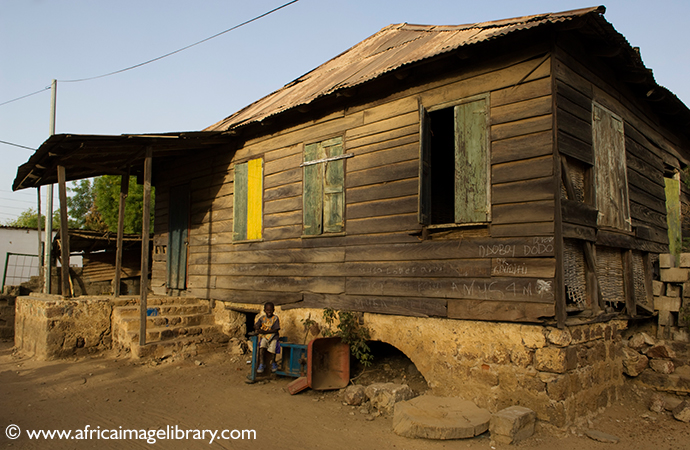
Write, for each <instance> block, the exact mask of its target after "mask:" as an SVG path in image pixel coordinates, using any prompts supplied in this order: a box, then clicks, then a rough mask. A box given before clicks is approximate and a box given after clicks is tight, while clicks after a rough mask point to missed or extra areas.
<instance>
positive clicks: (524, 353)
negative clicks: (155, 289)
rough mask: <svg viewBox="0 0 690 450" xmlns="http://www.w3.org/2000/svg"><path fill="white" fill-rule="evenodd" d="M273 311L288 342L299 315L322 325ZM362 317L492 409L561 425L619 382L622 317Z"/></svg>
mask: <svg viewBox="0 0 690 450" xmlns="http://www.w3.org/2000/svg"><path fill="white" fill-rule="evenodd" d="M219 305H220V306H219ZM246 306H247V305H243V307H246ZM219 308H222V309H223V310H224V311H225V312H224V313H223V315H227V318H225V319H224V320H227V323H228V327H227V328H228V329H230V328H233V327H236V324H239V323H244V318H243V317H244V314H242V313H241V312H233V311H227V310H225V307H224V306H223V303H222V302H218V305H217V306H216V309H217V310H218V309H219ZM256 310H257V312H258V311H259V308H258V307H257V308H256ZM276 314H278V316H279V317H280V321H281V335H283V336H286V337H287V339H288V341H289V342H297V343H303V342H305V338H306V336H305V331H304V327H303V325H302V323H301V320H303V319H304V318H306V317H308V316H309V315H311V318H312V319H313V320H316V321H317V322H319V323H320V324H321V325H322V326H323V320H322V310H319V309H291V310H285V311H282V310H281V308H280V307H278V308H277V311H276ZM220 315H221V314H217V315H216V318H217V319H219V316H220ZM363 319H364V325H365V326H367V327H368V328H369V330H370V331H371V337H372V340H377V341H383V342H386V343H388V344H390V345H393V346H394V347H396V348H397V349H399V350H400V351H402V352H403V353H405V355H407V357H408V358H410V360H411V361H412V362H413V363H414V364H415V365H416V366H417V369H419V371H420V372H421V373H422V375H423V376H424V378H425V379H426V380H427V382H428V384H429V386H430V387H431V388H432V389H433V392H434V394H435V395H447V396H458V397H462V398H463V399H466V400H471V401H472V402H474V403H475V404H477V405H478V406H480V407H483V408H486V409H488V410H490V411H491V412H497V411H499V410H502V409H503V408H506V407H509V406H513V405H520V406H524V407H527V408H530V409H532V410H534V411H535V412H536V414H537V419H538V420H541V421H544V422H548V423H550V424H552V425H555V426H557V427H563V426H566V425H569V424H571V423H574V422H575V421H576V420H577V419H579V418H584V417H587V416H588V415H590V414H593V413H595V412H597V411H598V410H600V409H601V408H604V407H606V406H607V405H609V404H610V402H611V401H612V400H615V399H616V398H617V397H618V392H619V388H620V387H621V386H622V385H623V383H624V376H623V371H622V350H621V348H622V344H621V336H620V334H621V331H622V330H624V329H625V328H626V327H627V322H626V321H620V320H617V321H611V322H608V323H597V324H589V325H578V326H570V327H567V328H566V329H564V330H559V329H556V328H551V327H545V326H541V325H521V324H513V323H492V322H479V321H464V320H451V319H437V318H416V317H400V316H388V315H381V314H369V313H364V314H363ZM230 324H235V325H234V326H233V325H230ZM309 339H311V336H309V337H308V338H306V340H309Z"/></svg>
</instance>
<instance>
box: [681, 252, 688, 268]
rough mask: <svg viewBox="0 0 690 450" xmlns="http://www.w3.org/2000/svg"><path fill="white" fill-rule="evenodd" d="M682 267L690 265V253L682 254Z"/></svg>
mask: <svg viewBox="0 0 690 450" xmlns="http://www.w3.org/2000/svg"><path fill="white" fill-rule="evenodd" d="M679 265H680V267H690V253H681V254H680V264H679Z"/></svg>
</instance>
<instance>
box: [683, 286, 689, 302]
mask: <svg viewBox="0 0 690 450" xmlns="http://www.w3.org/2000/svg"><path fill="white" fill-rule="evenodd" d="M689 297H690V282H688V283H683V298H689Z"/></svg>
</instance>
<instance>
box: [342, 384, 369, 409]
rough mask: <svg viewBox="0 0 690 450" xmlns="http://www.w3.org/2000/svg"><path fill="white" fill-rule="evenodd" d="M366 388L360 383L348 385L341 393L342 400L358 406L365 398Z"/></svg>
mask: <svg viewBox="0 0 690 450" xmlns="http://www.w3.org/2000/svg"><path fill="white" fill-rule="evenodd" d="M365 390H366V388H365V387H364V386H361V385H357V384H355V385H352V386H348V387H347V389H345V392H344V393H343V401H344V402H345V403H347V404H348V405H352V406H359V405H361V404H362V403H364V402H365V401H366V400H367V395H366V393H365Z"/></svg>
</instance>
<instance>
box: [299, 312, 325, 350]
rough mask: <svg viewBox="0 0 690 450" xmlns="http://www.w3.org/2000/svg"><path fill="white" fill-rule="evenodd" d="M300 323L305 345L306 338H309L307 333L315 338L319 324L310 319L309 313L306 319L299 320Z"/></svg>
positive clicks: (318, 330) (318, 331)
mask: <svg viewBox="0 0 690 450" xmlns="http://www.w3.org/2000/svg"><path fill="white" fill-rule="evenodd" d="M300 322H302V328H303V329H304V342H303V344H306V343H307V338H308V337H309V333H311V334H312V336H316V335H317V334H319V333H320V331H321V329H320V327H319V324H318V323H317V322H316V320H314V319H312V318H311V313H309V315H308V316H307V318H306V319H302V320H300Z"/></svg>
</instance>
